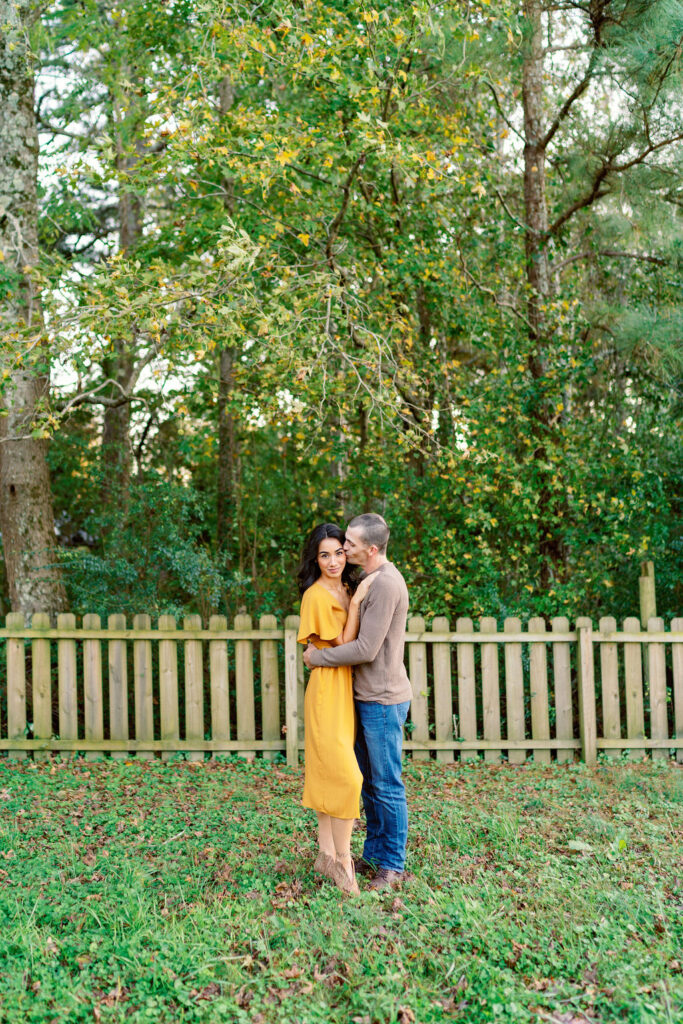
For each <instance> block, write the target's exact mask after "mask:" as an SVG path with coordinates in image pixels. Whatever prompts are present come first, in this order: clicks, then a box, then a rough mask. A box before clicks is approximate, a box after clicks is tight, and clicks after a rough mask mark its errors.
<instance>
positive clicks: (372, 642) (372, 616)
mask: <svg viewBox="0 0 683 1024" xmlns="http://www.w3.org/2000/svg"><path fill="white" fill-rule="evenodd" d="M365 600H366V602H367V605H366V607H365V610H364V612H363V621H362V622H361V624H360V631H359V633H358V638H357V639H356V640H352V641H351V643H350V644H342V645H341V646H340V647H325V648H323V649H322V650H317V649H315V648H313V649H310V648H309V649H308V651H307V652H306V654H307V655H308V656H307V658H306V661H307V663H308V664H309V665H311V666H313V667H314V668H315V667H321V666H322V665H327V666H333V665H363V664H365V663H366V662H369V661H374V660H375V658H376V657H377V655H378V654H379V650H380V647H381V646H382V644H383V643H384V639H385V637H386V635H387V633H388V632H389V626H390V625H391V620H392V618H393V615H394V611H395V610H396V603H397V596H396V595H395V594H394V592H393V588H391V589H389V590H387V589H386V588H385V587H383V586H382V581H381V580H376V581H375V583H374V584H373V585H372V586H371V587H370V590H369V592H368V596H367V597H366V598H365Z"/></svg>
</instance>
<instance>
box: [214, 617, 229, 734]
mask: <svg viewBox="0 0 683 1024" xmlns="http://www.w3.org/2000/svg"><path fill="white" fill-rule="evenodd" d="M227 628H228V620H227V619H226V617H225V615H212V616H211V618H210V619H209V629H212V630H216V632H218V630H221V629H227ZM209 679H210V690H211V739H212V740H229V739H230V687H229V675H228V641H227V640H209Z"/></svg>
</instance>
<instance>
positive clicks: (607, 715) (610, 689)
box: [600, 615, 621, 757]
mask: <svg viewBox="0 0 683 1024" xmlns="http://www.w3.org/2000/svg"><path fill="white" fill-rule="evenodd" d="M616 630H617V620H616V619H615V618H613V616H611V615H605V616H603V618H601V619H600V632H601V633H616ZM600 689H601V691H602V734H603V736H604V737H605V739H610V740H618V739H620V738H621V714H620V711H619V660H618V657H617V645H616V644H615V643H606V642H604V641H603V642H602V643H601V644H600ZM606 753H607V756H608V757H618V756H619V753H620V752H619V750H618V749H616V748H612V749H609V748H608V749H607V751H606Z"/></svg>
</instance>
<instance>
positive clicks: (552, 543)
mask: <svg viewBox="0 0 683 1024" xmlns="http://www.w3.org/2000/svg"><path fill="white" fill-rule="evenodd" d="M543 10H544V6H543V2H542V0H525V3H524V14H525V18H526V33H527V36H526V47H525V54H524V64H523V70H522V98H523V105H524V140H525V144H524V207H525V223H526V226H527V227H526V239H525V248H526V275H527V282H528V284H529V298H528V304H527V318H528V321H529V324H530V329H529V338H530V341H531V350H530V353H529V359H528V363H529V370H530V372H531V375H532V377H533V379H534V381H535V395H534V399H533V406H532V410H531V415H532V423H533V432H534V440H535V444H534V452H533V455H534V459H535V460H536V462H537V464H538V467H539V472H538V477H537V479H538V497H539V510H540V519H539V531H540V538H539V556H540V570H541V571H540V583H541V587H543V588H547V587H548V586H550V585H551V582H552V579H553V576H554V574H555V570H556V568H558V567H559V563H560V562H561V561H562V559H563V544H562V540H561V537H560V536H559V535H558V532H557V527H556V525H555V520H556V518H557V516H558V514H559V513H560V511H561V510H560V508H559V506H558V502H559V499H558V495H557V494H556V492H555V491H554V490H553V489H552V487H551V484H550V476H551V474H550V472H549V470H548V469H547V468H546V467H547V441H548V435H549V432H550V431H551V430H552V429H556V428H554V427H552V426H551V414H550V409H549V407H548V399H547V397H546V395H545V386H544V385H545V379H546V377H547V372H548V363H549V358H550V354H551V353H550V348H551V344H552V342H551V339H550V337H549V327H548V323H547V317H546V309H547V306H548V303H549V302H550V301H551V300H552V297H553V295H554V292H555V287H554V279H553V276H552V272H551V266H550V258H549V254H548V237H547V230H548V201H547V192H546V179H545V165H546V142H545V124H544V114H543V102H544V94H543V72H544V67H543V57H544V54H543V19H542V16H543Z"/></svg>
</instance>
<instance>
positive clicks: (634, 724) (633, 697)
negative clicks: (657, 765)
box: [624, 616, 645, 761]
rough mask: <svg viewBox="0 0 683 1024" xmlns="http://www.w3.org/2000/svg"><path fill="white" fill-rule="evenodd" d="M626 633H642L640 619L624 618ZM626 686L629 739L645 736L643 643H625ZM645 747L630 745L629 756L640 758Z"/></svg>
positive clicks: (627, 734)
mask: <svg viewBox="0 0 683 1024" xmlns="http://www.w3.org/2000/svg"><path fill="white" fill-rule="evenodd" d="M624 632H625V633H631V634H633V633H640V619H637V618H636V617H635V616H633V617H632V618H628V619H625V620H624ZM624 680H625V682H624V686H625V693H626V736H627V739H629V740H637V739H644V738H645V702H644V700H643V655H642V644H640V643H625V644H624ZM644 755H645V747H629V758H630V759H631V760H636V761H638V760H640V758H641V757H643V756H644Z"/></svg>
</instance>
